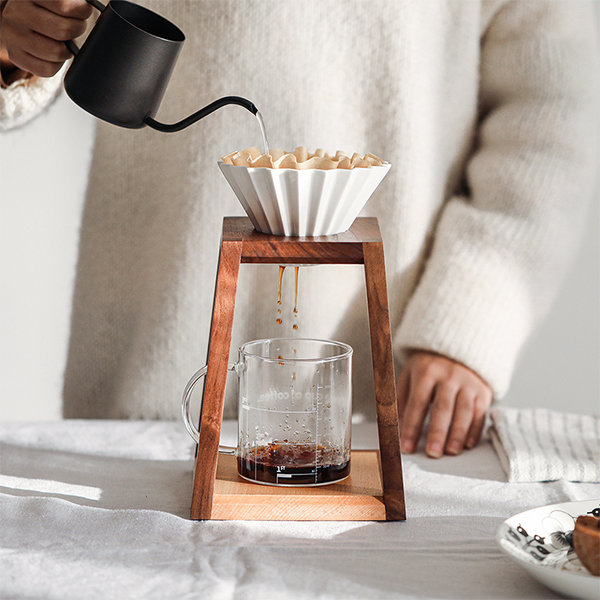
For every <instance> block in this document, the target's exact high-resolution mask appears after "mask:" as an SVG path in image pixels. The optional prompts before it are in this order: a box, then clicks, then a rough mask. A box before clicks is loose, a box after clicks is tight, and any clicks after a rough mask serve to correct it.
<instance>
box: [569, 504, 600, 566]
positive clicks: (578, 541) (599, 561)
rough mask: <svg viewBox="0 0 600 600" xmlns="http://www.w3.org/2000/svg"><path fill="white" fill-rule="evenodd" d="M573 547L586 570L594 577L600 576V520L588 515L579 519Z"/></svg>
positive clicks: (576, 523)
mask: <svg viewBox="0 0 600 600" xmlns="http://www.w3.org/2000/svg"><path fill="white" fill-rule="evenodd" d="M573 547H574V548H575V552H576V553H577V556H578V557H579V560H580V561H581V562H582V563H583V565H584V566H585V568H586V569H587V570H588V571H589V572H590V573H592V575H596V576H600V519H597V518H596V517H592V516H587V515H583V516H581V517H577V521H576V522H575V530H574V531H573Z"/></svg>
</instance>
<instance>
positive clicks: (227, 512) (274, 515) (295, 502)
mask: <svg viewBox="0 0 600 600" xmlns="http://www.w3.org/2000/svg"><path fill="white" fill-rule="evenodd" d="M350 465H351V467H350V476H349V477H348V478H347V479H345V480H344V481H342V482H340V483H334V484H332V485H325V486H319V487H277V486H270V485H260V484H256V483H249V482H248V481H246V480H245V479H242V478H241V477H240V476H239V475H238V473H237V464H236V458H235V457H234V456H229V455H223V454H222V455H219V462H218V465H217V478H216V481H215V488H214V496H213V510H212V515H211V518H212V519H216V520H234V519H236V520H242V521H385V520H386V518H385V505H384V503H383V491H382V489H383V488H382V485H381V474H380V473H381V467H380V459H379V452H378V451H376V450H355V451H353V452H352V455H351V460H350Z"/></svg>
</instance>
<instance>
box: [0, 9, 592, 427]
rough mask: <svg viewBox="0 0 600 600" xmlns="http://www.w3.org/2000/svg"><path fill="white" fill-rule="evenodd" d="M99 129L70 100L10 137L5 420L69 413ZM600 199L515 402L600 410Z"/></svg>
mask: <svg viewBox="0 0 600 600" xmlns="http://www.w3.org/2000/svg"><path fill="white" fill-rule="evenodd" d="M597 8H598V17H599V18H598V21H599V23H600V3H597ZM93 125H94V123H93V119H92V118H91V117H89V116H87V115H86V114H85V113H83V111H81V110H80V109H78V108H77V107H75V106H74V105H73V104H71V102H70V101H69V100H68V99H67V98H66V97H65V96H64V95H63V96H61V98H60V99H59V100H58V101H57V102H56V103H55V104H54V105H53V106H52V107H51V108H50V109H49V110H48V111H47V112H46V113H45V114H44V115H42V116H41V117H39V118H38V119H37V120H35V121H34V122H32V123H30V124H29V125H27V127H23V128H21V129H17V130H14V131H11V132H7V133H3V134H0V181H1V183H0V366H1V368H0V420H49V419H59V418H60V416H61V391H62V376H63V370H64V367H65V360H66V351H67V343H68V331H69V313H70V302H71V294H72V290H73V282H74V273H75V265H76V257H77V236H78V227H79V219H80V214H81V208H82V202H83V197H84V194H85V185H86V178H87V170H88V166H89V160H90V150H91V145H92V141H93V131H94V127H93ZM599 171H600V169H599ZM599 189H600V186H599ZM599 200H600V192H599V193H597V194H596V197H595V200H594V202H593V205H592V207H591V209H590V214H589V218H588V221H587V228H586V231H585V233H584V236H583V240H582V245H581V249H580V252H579V255H578V257H577V259H576V261H575V262H574V264H573V266H572V268H571V270H570V272H569V274H568V277H567V279H566V281H565V283H564V286H563V288H562V290H561V292H560V294H559V297H558V298H557V301H556V303H555V305H554V307H553V309H552V312H551V314H550V316H549V318H548V319H547V321H546V322H545V323H544V325H543V326H542V327H541V328H540V329H539V330H538V331H537V332H536V334H535V335H534V336H533V338H532V339H531V340H530V342H529V344H528V345H527V347H526V348H525V351H524V353H523V355H522V358H521V361H520V364H519V366H518V369H517V372H516V374H515V378H514V382H513V386H512V388H511V391H510V393H509V395H508V397H507V398H506V399H505V402H506V403H507V404H511V405H515V406H544V407H549V408H554V409H557V410H565V411H573V412H585V413H596V414H598V413H600V258H599V257H600V250H599V245H598V238H599V237H600V236H599V234H600V212H599V205H600V202H599Z"/></svg>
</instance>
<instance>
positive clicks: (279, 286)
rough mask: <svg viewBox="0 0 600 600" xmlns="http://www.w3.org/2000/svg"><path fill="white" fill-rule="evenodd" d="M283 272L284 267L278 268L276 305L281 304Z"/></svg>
mask: <svg viewBox="0 0 600 600" xmlns="http://www.w3.org/2000/svg"><path fill="white" fill-rule="evenodd" d="M284 271H285V267H284V266H281V265H280V266H279V283H278V285H277V304H278V305H280V304H281V282H282V280H283V272H284Z"/></svg>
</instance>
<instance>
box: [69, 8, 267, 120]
mask: <svg viewBox="0 0 600 600" xmlns="http://www.w3.org/2000/svg"><path fill="white" fill-rule="evenodd" d="M86 1H87V2H88V4H91V5H92V6H93V7H94V8H96V9H98V10H99V11H100V12H101V15H100V17H99V18H98V20H97V21H96V24H95V25H94V28H93V29H92V31H91V32H90V34H89V35H88V37H87V39H86V41H85V43H84V44H83V45H82V47H81V49H79V48H78V47H77V46H76V45H75V43H74V42H72V41H68V42H65V43H66V45H67V47H68V48H69V50H70V51H71V52H72V53H73V55H74V56H75V58H74V60H73V63H72V64H71V66H70V67H69V70H68V71H67V74H66V76H65V82H64V86H65V91H66V92H67V94H68V96H69V97H70V98H71V100H73V102H75V103H76V104H77V105H79V106H80V107H81V108H83V109H84V110H86V111H87V112H89V113H91V114H92V115H94V116H95V117H98V118H99V119H102V120H103V121H108V122H109V123H112V124H113V125H119V126H120V127H129V128H132V129H137V128H140V127H144V126H145V125H148V126H149V127H153V128H154V129H158V130H159V131H165V132H174V131H180V130H181V129H184V128H185V127H188V126H189V125H192V123H195V122H196V121H198V120H199V119H202V118H203V117H205V116H207V115H209V114H210V113H212V112H213V111H215V110H217V109H218V108H221V107H222V106H225V105H227V104H238V105H239V106H243V107H244V108H246V109H248V110H249V111H250V112H251V113H252V114H254V115H256V113H257V112H258V109H257V108H256V106H255V105H254V104H253V103H252V102H250V100H247V99H246V98H241V97H240V96H226V97H224V98H219V99H218V100H215V101H214V102H212V103H211V104H209V105H208V106H205V107H204V108H202V109H200V110H199V111H197V112H195V113H194V114H192V115H190V116H189V117H186V118H185V119H182V120H181V121H178V122H177V123H173V124H170V125H169V124H166V123H160V122H158V121H156V120H155V119H154V115H155V114H156V111H157V110H158V107H159V105H160V102H161V100H162V97H163V95H164V93H165V90H166V87H167V83H168V82H169V78H170V77H171V72H172V71H173V67H174V66H175V62H176V61H177V56H178V54H179V51H180V50H181V46H182V45H183V42H184V41H185V35H184V34H183V32H182V31H181V29H179V27H177V26H176V25H174V24H173V23H171V22H170V21H168V20H167V19H165V18H164V17H161V16H160V15H158V14H157V13H155V12H152V11H151V10H148V9H147V8H144V7H142V6H139V5H137V4H133V3H132V2H127V1H126V0H111V1H110V2H109V3H108V4H107V5H106V6H104V5H102V4H101V3H100V2H99V1H98V0H86Z"/></svg>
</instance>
